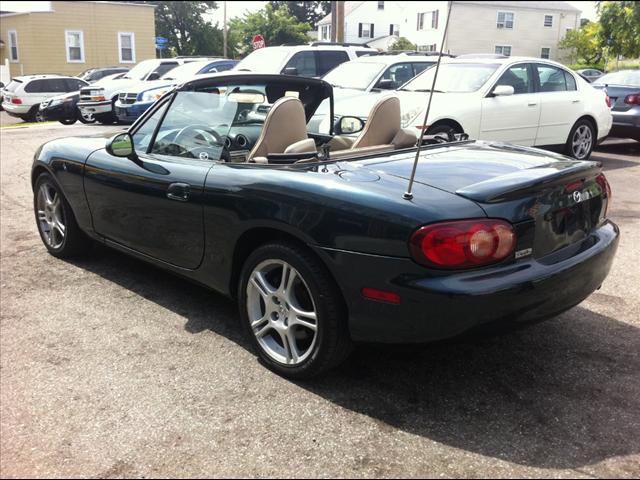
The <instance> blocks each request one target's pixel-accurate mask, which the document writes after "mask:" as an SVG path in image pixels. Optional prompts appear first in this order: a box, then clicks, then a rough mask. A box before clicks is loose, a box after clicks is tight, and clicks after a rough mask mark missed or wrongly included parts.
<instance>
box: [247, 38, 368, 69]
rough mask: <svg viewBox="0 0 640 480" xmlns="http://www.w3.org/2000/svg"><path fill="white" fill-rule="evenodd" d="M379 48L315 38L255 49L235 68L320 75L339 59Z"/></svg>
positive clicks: (338, 62) (348, 58)
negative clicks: (322, 40)
mask: <svg viewBox="0 0 640 480" xmlns="http://www.w3.org/2000/svg"><path fill="white" fill-rule="evenodd" d="M377 53H378V51H377V50H376V49H374V48H370V47H367V46H365V45H354V44H346V43H345V44H335V43H323V42H314V43H312V44H310V45H296V46H281V47H266V48H260V49H258V50H254V51H253V52H251V53H250V54H249V55H247V56H246V57H245V58H244V59H243V60H242V61H241V62H240V63H239V64H238V65H237V66H236V70H242V71H248V72H255V73H281V74H285V75H300V76H302V77H322V76H323V75H324V74H325V73H327V72H329V71H330V70H333V69H334V68H335V67H336V66H338V65H340V64H341V63H344V62H348V61H349V60H354V59H356V58H358V57H361V56H363V55H375V54H377Z"/></svg>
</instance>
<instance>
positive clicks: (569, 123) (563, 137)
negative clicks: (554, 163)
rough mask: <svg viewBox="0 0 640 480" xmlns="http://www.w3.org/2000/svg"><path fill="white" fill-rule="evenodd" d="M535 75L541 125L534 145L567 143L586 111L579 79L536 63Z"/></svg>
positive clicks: (559, 69)
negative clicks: (577, 83) (570, 133)
mask: <svg viewBox="0 0 640 480" xmlns="http://www.w3.org/2000/svg"><path fill="white" fill-rule="evenodd" d="M534 76H535V80H536V84H537V86H538V90H539V92H540V125H539V127H538V133H537V135H536V142H535V145H560V144H564V143H565V142H566V141H567V138H569V132H570V131H571V128H572V127H573V124H574V123H575V122H576V120H578V118H579V117H580V116H582V112H583V110H584V108H585V107H584V102H583V100H582V98H581V96H580V92H579V91H578V89H577V86H576V80H575V78H574V77H573V75H572V74H571V73H569V72H568V71H566V70H564V69H563V68H559V67H556V66H554V65H548V64H543V63H537V64H535V66H534Z"/></svg>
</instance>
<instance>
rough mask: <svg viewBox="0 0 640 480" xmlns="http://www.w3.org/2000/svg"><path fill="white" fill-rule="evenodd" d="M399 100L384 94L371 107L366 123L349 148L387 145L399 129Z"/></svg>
mask: <svg viewBox="0 0 640 480" xmlns="http://www.w3.org/2000/svg"><path fill="white" fill-rule="evenodd" d="M400 121H401V118H400V100H399V99H398V97H395V96H385V97H382V98H381V99H380V100H378V101H377V102H376V104H375V105H374V106H373V108H372V109H371V113H370V114H369V119H368V120H367V124H366V125H365V127H364V130H362V133H360V135H359V136H358V138H357V140H356V141H355V143H354V144H353V146H352V147H351V148H362V147H370V146H372V145H387V144H389V143H391V141H392V140H393V137H395V136H396V134H397V133H398V131H399V130H400Z"/></svg>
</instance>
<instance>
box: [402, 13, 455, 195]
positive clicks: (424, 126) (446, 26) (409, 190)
mask: <svg viewBox="0 0 640 480" xmlns="http://www.w3.org/2000/svg"><path fill="white" fill-rule="evenodd" d="M452 5H453V2H452V1H451V2H449V9H448V11H447V21H446V22H445V24H444V32H442V42H441V43H440V54H439V55H438V62H437V63H436V70H435V72H434V73H433V83H432V84H431V92H430V93H429V103H428V104H427V111H426V112H425V114H424V122H422V129H421V130H420V138H419V139H418V149H417V150H416V159H415V160H414V161H413V170H412V171H411V177H410V178H409V188H407V191H406V192H405V193H404V195H402V198H404V199H405V200H411V199H412V198H413V181H414V180H415V178H416V170H417V168H418V160H419V159H420V150H421V149H422V140H423V139H424V134H425V130H426V129H427V119H428V118H429V110H431V99H432V98H433V91H434V89H435V88H436V80H437V78H438V71H439V70H440V60H442V51H443V50H444V41H445V39H446V38H447V30H448V29H449V19H450V18H451V6H452Z"/></svg>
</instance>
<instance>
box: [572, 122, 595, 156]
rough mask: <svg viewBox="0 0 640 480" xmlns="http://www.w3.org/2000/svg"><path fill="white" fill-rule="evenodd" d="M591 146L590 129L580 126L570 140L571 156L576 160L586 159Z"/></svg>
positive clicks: (591, 136)
mask: <svg viewBox="0 0 640 480" xmlns="http://www.w3.org/2000/svg"><path fill="white" fill-rule="evenodd" d="M592 144H593V135H592V133H591V129H590V128H589V127H588V126H587V125H580V126H579V127H578V128H577V129H576V131H575V132H574V134H573V138H572V140H571V150H572V152H573V156H574V157H575V158H577V159H578V160H582V159H583V158H586V156H587V155H588V154H589V152H590V151H591V145H592Z"/></svg>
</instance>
